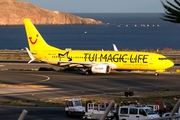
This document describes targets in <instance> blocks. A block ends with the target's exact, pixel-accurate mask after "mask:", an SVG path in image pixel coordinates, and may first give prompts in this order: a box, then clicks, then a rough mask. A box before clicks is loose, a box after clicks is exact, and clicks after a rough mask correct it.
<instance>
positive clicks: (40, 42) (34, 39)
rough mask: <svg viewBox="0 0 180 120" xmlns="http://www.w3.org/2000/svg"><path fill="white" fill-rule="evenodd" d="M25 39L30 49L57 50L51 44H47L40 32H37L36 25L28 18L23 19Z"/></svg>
mask: <svg viewBox="0 0 180 120" xmlns="http://www.w3.org/2000/svg"><path fill="white" fill-rule="evenodd" d="M24 24H25V29H26V35H27V40H28V44H29V48H30V51H37V50H59V49H58V48H55V47H53V46H50V45H48V44H47V43H46V42H45V40H44V39H43V37H42V36H41V34H40V33H39V32H38V30H37V29H36V27H35V26H34V25H33V23H32V22H31V20H30V19H28V18H25V19H24Z"/></svg>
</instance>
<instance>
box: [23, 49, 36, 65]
mask: <svg viewBox="0 0 180 120" xmlns="http://www.w3.org/2000/svg"><path fill="white" fill-rule="evenodd" d="M25 48H26V51H27V53H28V55H29V57H30V58H31V60H30V61H29V62H28V64H29V63H31V62H32V61H34V60H35V58H34V56H33V55H32V53H31V52H30V51H29V49H28V48H27V47H25Z"/></svg>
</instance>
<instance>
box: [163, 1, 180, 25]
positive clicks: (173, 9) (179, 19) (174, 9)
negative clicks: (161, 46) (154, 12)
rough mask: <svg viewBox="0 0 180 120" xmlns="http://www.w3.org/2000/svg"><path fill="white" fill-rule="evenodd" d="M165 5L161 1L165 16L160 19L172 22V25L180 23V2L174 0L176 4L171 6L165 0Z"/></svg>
mask: <svg viewBox="0 0 180 120" xmlns="http://www.w3.org/2000/svg"><path fill="white" fill-rule="evenodd" d="M166 2H167V4H164V3H163V2H162V1H161V3H162V5H163V7H164V8H165V14H164V15H163V16H164V18H162V19H163V20H165V21H169V22H173V23H180V0H174V2H175V3H176V4H177V5H176V4H172V3H171V2H169V1H168V0H166Z"/></svg>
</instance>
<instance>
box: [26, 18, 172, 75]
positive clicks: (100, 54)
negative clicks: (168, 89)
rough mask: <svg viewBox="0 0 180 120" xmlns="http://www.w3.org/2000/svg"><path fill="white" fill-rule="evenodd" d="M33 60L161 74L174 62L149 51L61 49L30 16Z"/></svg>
mask: <svg viewBox="0 0 180 120" xmlns="http://www.w3.org/2000/svg"><path fill="white" fill-rule="evenodd" d="M24 24H25V30H26V34H27V40H28V44H29V49H28V48H26V50H27V52H28V54H29V56H30V58H31V60H30V61H29V63H30V62H32V61H33V60H35V59H36V60H38V61H42V62H45V63H48V64H51V65H56V66H64V67H77V68H79V69H80V70H82V71H83V72H85V74H92V73H93V74H94V73H110V72H111V71H114V70H127V71H130V70H141V71H155V74H156V75H158V73H159V72H163V71H165V70H166V69H168V68H170V67H172V66H173V65H174V63H173V62H172V61H171V60H168V59H167V58H166V57H165V56H163V55H161V54H156V53H149V52H135V51H134V52H133V51H118V50H116V51H101V50H99V51H98V50H62V49H60V48H56V47H53V46H51V45H48V44H47V43H46V42H45V40H44V39H43V37H42V36H41V34H40V33H39V32H38V30H37V29H36V27H35V26H34V25H33V23H32V22H31V20H30V19H28V18H26V19H24Z"/></svg>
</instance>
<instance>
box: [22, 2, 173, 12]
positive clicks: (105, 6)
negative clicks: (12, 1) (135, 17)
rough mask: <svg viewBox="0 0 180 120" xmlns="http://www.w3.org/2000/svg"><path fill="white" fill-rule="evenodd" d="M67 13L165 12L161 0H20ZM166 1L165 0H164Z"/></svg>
mask: <svg viewBox="0 0 180 120" xmlns="http://www.w3.org/2000/svg"><path fill="white" fill-rule="evenodd" d="M20 1H28V2H31V3H33V4H35V5H37V6H39V7H42V8H45V9H49V10H57V11H61V12H67V13H164V8H163V7H162V4H161V0H20ZM162 1H165V0H162ZM169 1H173V0H169Z"/></svg>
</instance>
